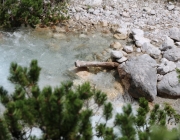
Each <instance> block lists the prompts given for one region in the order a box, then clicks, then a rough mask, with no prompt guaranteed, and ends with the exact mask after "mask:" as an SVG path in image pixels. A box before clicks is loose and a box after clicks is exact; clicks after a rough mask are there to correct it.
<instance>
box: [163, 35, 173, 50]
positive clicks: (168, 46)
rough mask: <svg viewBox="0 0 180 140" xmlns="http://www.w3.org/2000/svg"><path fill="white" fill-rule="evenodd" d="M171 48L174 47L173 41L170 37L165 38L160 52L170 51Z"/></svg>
mask: <svg viewBox="0 0 180 140" xmlns="http://www.w3.org/2000/svg"><path fill="white" fill-rule="evenodd" d="M173 47H175V45H174V41H173V40H172V39H171V38H170V37H168V36H165V38H164V41H163V44H162V48H161V50H162V51H166V50H167V49H171V48H173Z"/></svg>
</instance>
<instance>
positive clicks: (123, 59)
mask: <svg viewBox="0 0 180 140" xmlns="http://www.w3.org/2000/svg"><path fill="white" fill-rule="evenodd" d="M116 61H117V62H118V63H123V62H125V61H127V57H124V56H123V57H122V58H120V59H117V60H116Z"/></svg>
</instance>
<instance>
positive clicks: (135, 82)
mask: <svg viewBox="0 0 180 140" xmlns="http://www.w3.org/2000/svg"><path fill="white" fill-rule="evenodd" d="M170 32H171V29H170ZM132 35H133V38H134V41H135V46H134V47H132V46H124V47H121V48H120V49H116V50H112V51H111V57H113V58H114V59H116V61H117V62H118V63H120V65H119V67H118V72H119V76H120V78H121V79H122V82H123V83H124V86H125V89H126V90H127V91H128V93H129V94H131V95H132V96H133V97H135V98H139V97H145V98H146V99H148V100H149V101H153V100H154V98H155V96H156V95H159V96H161V97H168V98H179V97H180V83H179V82H178V78H177V73H176V68H179V66H180V61H179V60H180V48H178V46H176V45H175V44H176V41H175V42H174V40H172V38H171V36H169V37H168V36H165V38H164V41H163V43H162V45H161V46H154V45H152V44H151V43H150V42H151V40H150V39H148V38H144V37H143V35H144V32H143V31H142V30H140V29H133V30H132ZM137 36H138V37H137ZM137 38H138V39H139V40H137ZM141 39H142V40H141ZM144 40H145V41H144ZM137 41H142V42H143V41H144V42H143V43H142V44H141V45H139V44H138V45H137ZM122 48H123V50H124V51H125V52H127V56H126V57H125V56H124V55H123V51H122ZM137 48H138V49H141V51H142V52H141V53H139V54H136V55H131V53H133V50H136V49H137ZM120 60H121V61H120ZM122 60H124V61H122Z"/></svg>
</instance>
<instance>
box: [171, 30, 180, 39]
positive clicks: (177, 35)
mask: <svg viewBox="0 0 180 140" xmlns="http://www.w3.org/2000/svg"><path fill="white" fill-rule="evenodd" d="M169 37H170V38H172V39H174V40H177V41H180V30H179V28H177V27H173V28H171V29H169Z"/></svg>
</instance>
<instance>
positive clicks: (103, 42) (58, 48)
mask: <svg viewBox="0 0 180 140" xmlns="http://www.w3.org/2000/svg"><path fill="white" fill-rule="evenodd" d="M0 35H1V36H0V78H1V80H0V85H2V86H4V87H5V88H6V89H8V90H9V91H13V85H12V84H11V83H10V82H9V81H8V80H7V78H8V76H9V67H10V63H11V62H17V63H18V64H20V65H22V66H26V67H27V66H29V64H30V62H31V60H32V59H37V60H38V64H39V66H40V67H41V68H42V70H41V75H40V81H39V85H40V87H43V86H46V85H51V86H57V85H59V84H60V83H61V82H62V81H66V80H70V79H71V77H70V76H69V74H68V73H67V70H68V69H70V68H72V67H74V62H75V61H76V60H95V59H96V57H95V54H96V53H99V52H101V51H103V50H104V49H105V48H108V47H109V44H110V42H112V37H110V36H103V35H102V34H101V33H95V34H89V35H88V36H87V37H79V34H76V35H73V34H71V35H66V36H67V37H66V38H65V39H55V38H52V37H50V36H48V35H46V33H44V34H43V35H40V34H38V33H37V32H34V31H32V30H30V29H26V30H25V29H24V30H19V31H15V32H3V31H0Z"/></svg>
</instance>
